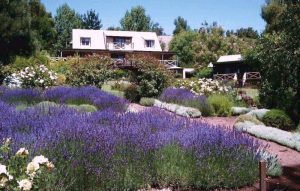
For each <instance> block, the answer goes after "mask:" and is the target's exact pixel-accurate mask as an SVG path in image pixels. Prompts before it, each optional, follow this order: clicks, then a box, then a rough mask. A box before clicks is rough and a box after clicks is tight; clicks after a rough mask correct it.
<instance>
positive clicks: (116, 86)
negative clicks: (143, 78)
mask: <svg viewBox="0 0 300 191" xmlns="http://www.w3.org/2000/svg"><path fill="white" fill-rule="evenodd" d="M130 85H131V83H130V82H126V81H116V82H113V83H112V85H111V89H112V90H119V91H125V90H126V89H127V88H128V87H129V86H130Z"/></svg>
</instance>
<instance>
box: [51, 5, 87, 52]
mask: <svg viewBox="0 0 300 191" xmlns="http://www.w3.org/2000/svg"><path fill="white" fill-rule="evenodd" d="M81 27H82V20H81V17H80V15H79V14H78V13H76V12H75V10H73V9H71V8H70V7H69V6H68V5H67V4H63V5H62V6H60V7H59V8H58V9H57V10H56V16H55V28H56V31H57V39H56V43H55V47H54V48H55V51H56V52H59V51H61V50H62V49H63V48H68V47H70V42H71V35H72V29H76V28H81Z"/></svg>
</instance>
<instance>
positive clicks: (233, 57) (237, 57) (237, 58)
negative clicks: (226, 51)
mask: <svg viewBox="0 0 300 191" xmlns="http://www.w3.org/2000/svg"><path fill="white" fill-rule="evenodd" d="M242 60H243V58H242V55H241V54H235V55H225V56H221V57H220V58H219V59H218V61H217V63H221V62H238V61H242Z"/></svg>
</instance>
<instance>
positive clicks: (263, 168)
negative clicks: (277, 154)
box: [259, 160, 267, 191]
mask: <svg viewBox="0 0 300 191" xmlns="http://www.w3.org/2000/svg"><path fill="white" fill-rule="evenodd" d="M266 172H267V163H266V161H265V160H261V161H259V178H260V182H259V189H260V191H267V183H266V178H267V173H266Z"/></svg>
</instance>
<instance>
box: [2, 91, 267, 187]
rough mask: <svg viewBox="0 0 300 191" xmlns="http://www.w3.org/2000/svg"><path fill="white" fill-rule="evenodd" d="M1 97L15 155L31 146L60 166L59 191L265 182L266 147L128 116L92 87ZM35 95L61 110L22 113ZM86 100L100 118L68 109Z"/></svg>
mask: <svg viewBox="0 0 300 191" xmlns="http://www.w3.org/2000/svg"><path fill="white" fill-rule="evenodd" d="M1 91H2V92H1V93H0V100H2V101H1V102H0V127H1V128H0V131H1V133H0V139H2V138H7V137H11V138H12V140H13V150H14V151H15V149H16V148H20V147H26V148H28V149H29V150H31V151H32V153H31V154H32V155H34V154H35V153H41V154H43V155H45V156H47V157H48V158H49V159H50V160H51V161H53V163H54V164H55V166H56V169H55V171H54V172H53V173H54V175H53V176H51V177H49V182H47V183H48V184H49V185H48V186H50V184H51V188H53V190H59V189H62V188H68V189H71V190H108V189H116V190H125V189H132V190H137V189H141V188H147V187H149V186H152V187H165V188H167V187H172V188H173V189H178V188H180V189H190V188H195V189H196V188H198V189H214V188H224V187H230V188H237V187H242V186H245V185H251V184H253V183H254V182H255V181H256V180H257V178H258V177H257V174H258V168H257V161H258V160H259V159H260V157H261V155H257V151H258V150H260V149H262V145H261V144H259V143H258V142H257V141H255V140H254V139H253V138H250V137H248V136H246V135H244V134H242V133H240V132H237V131H234V130H229V129H226V130H225V129H222V128H220V127H218V126H214V125H210V124H207V123H203V122H199V121H196V120H195V121H194V120H189V119H188V118H185V117H180V118H178V117H177V116H175V115H173V114H169V113H167V112H164V111H162V110H160V109H155V108H151V109H147V110H145V111H144V112H139V113H132V112H125V111H126V110H124V108H126V107H127V102H126V101H125V100H122V99H121V98H117V97H115V96H112V95H110V94H106V93H104V92H102V91H100V90H99V89H97V88H92V87H86V88H63V87H59V88H54V89H50V90H47V91H46V92H45V93H44V92H40V91H37V92H36V91H35V90H26V91H23V90H1ZM32 91H33V92H35V93H36V94H34V95H36V97H37V98H38V99H36V100H35V101H34V102H40V101H44V100H49V101H55V102H57V103H59V106H49V107H48V108H47V112H44V108H42V107H30V108H28V109H25V110H22V111H17V110H15V106H16V104H15V103H16V101H17V102H21V101H24V100H25V101H26V103H27V104H29V103H30V101H32V98H33V97H32V94H31V93H30V94H29V93H28V92H32ZM7 95H10V97H11V98H13V97H14V96H13V95H15V97H16V96H19V97H18V99H13V101H11V99H9V100H10V101H7V98H8V96H7ZM98 96H99V97H98ZM24 97H25V98H26V99H24ZM86 101H88V103H89V104H93V105H94V106H96V107H97V109H98V111H96V112H92V113H85V112H83V113H82V112H78V111H77V110H74V109H72V108H69V107H66V106H65V105H64V104H68V103H70V102H71V103H72V104H74V103H77V104H79V103H80V104H82V103H85V102H86ZM30 104H36V103H30ZM240 145H243V147H241V146H240ZM245 164H246V165H245ZM112 177H113V178H112Z"/></svg>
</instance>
